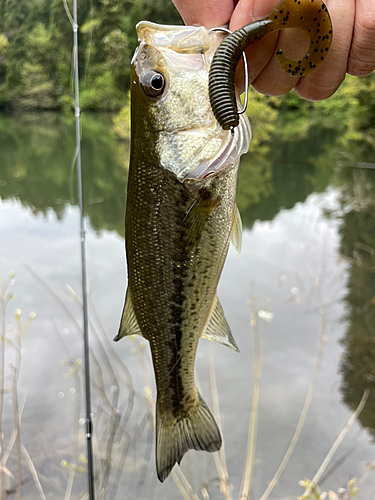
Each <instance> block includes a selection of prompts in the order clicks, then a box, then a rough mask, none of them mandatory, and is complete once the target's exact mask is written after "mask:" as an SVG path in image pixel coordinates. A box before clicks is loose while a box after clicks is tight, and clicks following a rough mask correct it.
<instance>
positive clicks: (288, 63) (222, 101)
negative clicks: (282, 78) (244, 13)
mask: <svg viewBox="0 0 375 500" xmlns="http://www.w3.org/2000/svg"><path fill="white" fill-rule="evenodd" d="M285 28H299V29H302V30H304V31H306V32H307V33H308V35H309V37H310V47H309V49H308V51H307V53H306V54H305V55H304V56H303V57H302V58H301V59H300V60H298V61H293V60H292V59H289V58H288V57H287V56H286V55H285V54H284V53H283V51H282V50H280V49H277V50H276V56H277V59H278V62H279V64H280V66H281V67H282V68H283V70H284V71H286V72H287V73H290V74H291V75H294V76H299V77H301V76H306V75H308V74H309V73H311V72H313V71H314V70H315V68H317V66H319V64H321V63H322V61H324V59H325V57H326V55H327V53H328V51H329V48H330V46H331V42H332V23H331V19H330V16H329V13H328V10H327V7H326V6H325V4H324V3H323V2H322V1H321V0H283V1H282V2H280V3H279V4H278V5H277V7H275V9H274V10H273V11H272V12H271V13H270V14H269V15H268V16H267V17H265V18H264V19H262V20H261V21H256V22H253V23H250V24H248V25H246V26H244V27H243V28H240V29H239V30H237V31H235V32H234V33H232V34H230V35H229V36H228V37H226V38H225V39H224V40H223V42H222V43H221V44H220V45H219V47H218V49H217V50H216V52H215V55H214V57H213V60H212V64H211V69H210V74H209V98H210V103H211V108H212V111H213V113H214V115H215V117H216V119H217V121H218V122H219V124H220V125H221V127H222V128H223V129H224V130H229V129H230V130H233V129H234V128H235V127H237V126H238V123H239V112H238V108H237V99H236V92H235V86H234V75H235V72H236V67H237V64H238V62H239V60H240V59H241V57H242V54H243V52H244V51H245V50H246V49H247V48H248V47H250V45H253V44H254V43H255V42H257V41H258V40H260V39H261V38H263V37H264V36H265V35H267V34H268V33H271V32H274V31H280V30H283V29H285Z"/></svg>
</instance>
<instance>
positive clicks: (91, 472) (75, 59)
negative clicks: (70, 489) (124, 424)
mask: <svg viewBox="0 0 375 500" xmlns="http://www.w3.org/2000/svg"><path fill="white" fill-rule="evenodd" d="M63 2H64V8H65V11H66V14H67V16H68V18H69V21H70V23H71V24H72V28H73V45H74V48H73V67H74V90H75V101H74V114H75V125H76V152H75V155H76V162H77V194H78V205H79V210H80V242H81V271H82V306H83V341H84V372H85V399H86V441H87V474H88V490H89V499H90V500H95V489H94V467H93V452H92V413H91V391H90V359H89V336H88V312H87V310H88V306H87V268H86V246H85V245H86V230H85V220H84V212H83V193H82V165H81V125H80V113H81V111H80V107H79V74H78V23H77V0H73V16H72V15H71V13H70V11H69V8H68V5H67V3H66V0H63Z"/></svg>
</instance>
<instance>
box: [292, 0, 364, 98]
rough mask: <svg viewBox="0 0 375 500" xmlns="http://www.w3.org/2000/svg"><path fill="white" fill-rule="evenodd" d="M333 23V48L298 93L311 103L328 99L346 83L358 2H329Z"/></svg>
mask: <svg viewBox="0 0 375 500" xmlns="http://www.w3.org/2000/svg"><path fill="white" fill-rule="evenodd" d="M326 5H327V8H328V11H329V14H330V16H331V20H332V31H333V37H332V45H331V48H330V51H329V52H328V55H327V57H326V59H325V60H324V61H323V63H322V64H321V65H320V66H319V67H318V68H317V69H316V70H315V71H314V72H313V73H311V74H310V75H308V76H306V77H303V78H301V80H300V81H299V82H298V84H297V85H296V87H295V90H296V92H297V93H298V94H299V95H300V96H301V97H303V98H304V99H308V100H311V101H316V100H319V99H326V98H327V97H330V96H331V95H332V94H334V93H335V92H336V90H337V89H338V88H339V86H340V85H341V83H342V82H343V80H344V78H345V75H346V69H347V64H348V57H349V50H350V44H351V40H352V34H353V25H354V16H355V0H327V1H326Z"/></svg>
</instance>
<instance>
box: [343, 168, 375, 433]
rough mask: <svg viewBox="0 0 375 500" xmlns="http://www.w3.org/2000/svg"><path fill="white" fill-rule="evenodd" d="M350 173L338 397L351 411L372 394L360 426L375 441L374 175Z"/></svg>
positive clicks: (345, 214)
mask: <svg viewBox="0 0 375 500" xmlns="http://www.w3.org/2000/svg"><path fill="white" fill-rule="evenodd" d="M348 170H349V171H346V172H344V175H345V177H346V179H345V182H344V185H343V188H342V198H341V204H342V207H343V209H345V210H344V211H343V214H342V216H341V221H342V224H341V227H340V235H341V246H340V251H341V253H342V255H343V256H345V257H346V258H347V259H348V262H349V280H348V293H347V295H346V298H345V302H346V307H347V312H346V318H345V319H346V320H347V322H348V328H347V331H346V334H345V338H344V339H343V340H342V344H343V345H344V347H345V355H344V358H343V360H342V363H341V371H342V385H341V391H342V394H343V398H344V401H345V403H346V404H347V405H348V406H349V407H350V408H351V409H353V410H354V408H355V407H356V406H357V404H358V402H359V400H360V398H361V396H362V394H363V391H364V390H365V389H366V388H368V389H370V396H369V400H368V402H367V404H366V407H365V409H364V410H363V412H362V413H361V415H360V417H359V420H360V422H361V424H362V425H363V426H364V427H366V428H368V429H369V431H370V432H371V434H372V435H373V436H374V437H375V391H374V389H375V170H371V169H361V170H358V169H354V170H353V169H348Z"/></svg>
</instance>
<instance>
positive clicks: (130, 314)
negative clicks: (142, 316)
mask: <svg viewBox="0 0 375 500" xmlns="http://www.w3.org/2000/svg"><path fill="white" fill-rule="evenodd" d="M127 335H142V332H141V329H140V328H139V325H138V321H137V318H136V317H135V312H134V308H133V301H132V298H131V294H130V291H129V288H128V289H127V290H126V297H125V305H124V310H123V311H122V318H121V323H120V328H119V331H118V334H117V335H116V337H115V338H114V339H113V340H114V341H115V342H117V341H118V340H121V339H122V338H123V337H126V336H127Z"/></svg>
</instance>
